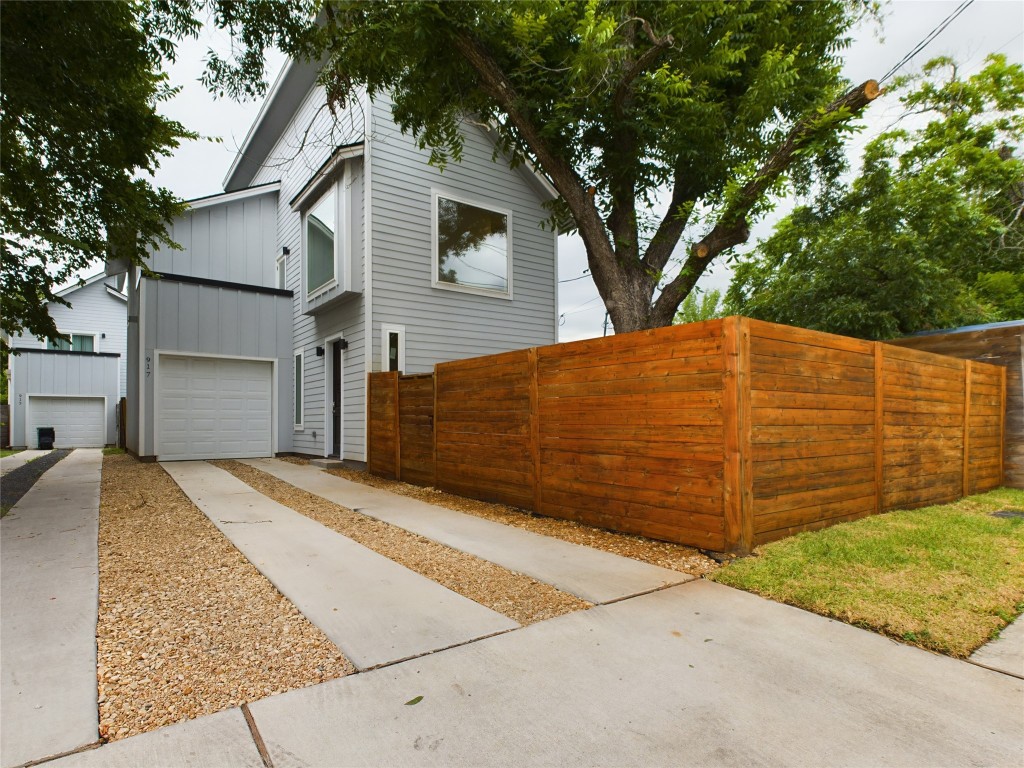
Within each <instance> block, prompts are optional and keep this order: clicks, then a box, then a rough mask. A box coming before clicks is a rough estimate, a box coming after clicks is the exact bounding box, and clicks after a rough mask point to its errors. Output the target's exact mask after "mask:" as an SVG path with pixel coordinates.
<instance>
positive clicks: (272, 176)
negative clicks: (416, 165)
mask: <svg viewBox="0 0 1024 768" xmlns="http://www.w3.org/2000/svg"><path fill="white" fill-rule="evenodd" d="M325 104H326V96H325V94H324V91H323V89H322V88H321V87H320V86H314V87H313V88H311V89H310V91H309V93H308V94H307V96H306V98H305V99H304V100H303V102H302V104H301V105H300V107H299V109H298V110H296V112H295V115H293V116H292V119H291V120H290V122H289V123H288V126H287V127H286V128H285V130H284V131H283V132H282V134H281V136H280V137H279V138H278V140H277V143H276V144H275V145H274V147H273V149H272V150H271V151H270V153H269V155H268V157H267V159H266V160H265V161H264V163H263V166H262V168H261V169H260V170H259V172H258V173H257V174H256V176H255V177H254V179H253V181H252V184H253V185H259V184H268V183H271V182H280V184H281V191H280V195H279V198H278V205H277V208H276V216H277V241H276V249H275V255H274V257H273V258H272V259H271V261H270V265H271V268H273V267H274V265H275V263H276V258H277V255H278V254H280V253H282V248H288V250H289V252H290V255H289V256H288V257H287V258H286V260H285V287H286V288H287V289H289V290H291V291H292V292H293V294H294V296H293V299H292V305H291V312H290V318H289V319H290V323H291V330H292V340H291V344H292V350H291V352H290V354H289V363H288V366H287V367H288V375H289V377H290V378H289V383H288V387H287V389H286V390H283V392H284V394H285V397H284V399H283V401H282V402H284V403H286V404H287V406H288V407H287V409H286V410H287V412H288V417H287V418H288V422H287V424H286V425H284V426H283V427H282V428H283V429H286V430H287V434H288V436H289V440H290V443H291V448H290V449H289V450H292V451H295V452H296V453H303V454H310V455H315V456H324V455H327V454H328V453H329V452H330V446H328V444H327V432H328V425H327V418H328V412H329V411H328V407H327V405H326V382H327V377H328V374H327V370H328V366H329V365H330V364H331V357H330V355H329V354H327V353H328V352H329V350H328V349H327V347H326V344H327V340H328V339H335V338H338V337H341V338H344V339H345V340H346V341H347V342H348V345H349V346H348V349H346V350H345V351H344V352H343V353H342V368H343V373H342V376H343V379H344V381H343V391H342V400H343V409H344V410H343V414H344V415H343V426H342V431H343V448H342V450H343V455H344V458H347V459H356V460H362V459H363V458H364V457H365V431H366V430H365V417H364V403H365V400H366V374H365V366H364V360H365V346H364V345H365V342H366V338H365V333H364V332H363V328H364V305H363V299H362V296H359V295H355V296H351V297H349V298H346V299H344V300H342V301H340V302H338V303H334V304H332V305H331V306H330V307H327V308H324V309H322V310H320V311H319V312H317V313H316V314H313V315H307V314H305V313H304V311H303V299H304V294H303V291H304V288H303V269H302V263H303V252H302V212H301V211H294V210H292V206H291V201H292V200H293V199H294V198H295V197H296V196H297V195H298V194H299V193H300V192H302V191H303V189H304V188H305V187H306V185H307V184H308V183H309V181H310V179H311V178H312V177H313V176H314V174H315V173H316V171H317V170H318V169H320V168H321V167H322V166H323V165H324V163H326V162H327V161H328V159H329V158H330V157H331V156H332V154H333V153H334V151H335V149H336V148H337V147H339V146H343V145H348V144H356V143H358V142H360V141H362V140H363V124H364V120H363V115H362V109H361V102H360V101H358V100H354V101H353V102H352V103H351V104H350V106H349V109H348V110H346V111H344V112H342V113H339V116H338V117H337V119H335V118H334V116H332V115H331V113H330V111H329V110H327V109H326V107H325ZM345 162H346V163H347V164H348V166H349V174H350V175H349V179H350V188H349V190H348V194H349V196H350V200H351V205H350V208H349V210H350V212H351V218H350V220H349V222H348V227H347V237H348V248H349V255H350V258H351V260H352V273H353V283H354V284H355V286H356V287H357V289H361V287H362V286H364V285H365V259H364V258H363V220H364V217H363V192H362V184H363V174H362V168H363V163H362V159H361V158H355V159H352V160H347V161H345ZM340 171H341V167H340V166H339V168H338V169H337V172H340ZM332 178H335V179H336V178H337V176H333V177H332ZM318 346H320V347H324V348H325V354H324V356H323V357H317V356H316V348H317V347H318ZM299 351H301V352H302V353H303V366H304V371H303V398H302V411H303V417H302V422H303V423H302V428H301V429H294V425H293V423H292V414H293V412H294V400H292V399H291V398H292V397H293V385H292V383H291V382H292V381H294V367H293V366H294V358H293V356H292V355H293V354H294V353H295V352H299ZM282 434H283V433H282ZM282 445H283V441H282ZM279 450H285V449H284V448H280V449H279Z"/></svg>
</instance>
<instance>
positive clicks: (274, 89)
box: [222, 59, 294, 189]
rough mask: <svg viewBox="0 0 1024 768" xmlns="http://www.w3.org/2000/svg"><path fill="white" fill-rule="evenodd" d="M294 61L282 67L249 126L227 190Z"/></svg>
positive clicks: (232, 169)
mask: <svg viewBox="0 0 1024 768" xmlns="http://www.w3.org/2000/svg"><path fill="white" fill-rule="evenodd" d="M293 63H294V61H293V60H292V59H288V60H287V61H286V62H285V64H284V66H283V67H281V71H280V72H278V73H277V79H276V80H274V84H273V85H272V86H270V91H269V92H268V93H267V98H265V99H264V100H263V104H261V105H260V111H259V112H258V113H257V115H256V119H255V120H253V123H252V125H250V126H249V132H248V133H246V134H245V140H244V141H243V142H242V147H241V149H239V150H238V154H236V155H235V159H234V161H233V162H232V163H231V167H230V168H228V173H227V175H226V176H225V177H224V182H223V184H222V186H223V187H224V188H225V189H227V187H228V184H229V183H230V181H231V178H232V177H233V176H234V175H235V172H236V171H237V170H238V166H239V165H241V163H242V158H244V157H245V156H246V154H248V152H249V145H250V144H251V143H252V140H253V137H255V136H256V133H257V131H259V128H260V126H261V125H262V124H263V120H264V119H265V118H266V116H267V113H268V112H270V105H271V104H273V103H274V100H275V99H276V98H277V95H278V93H279V92H280V90H281V85H282V83H284V81H285V78H286V77H287V76H288V73H289V72H290V71H291V69H292V66H293Z"/></svg>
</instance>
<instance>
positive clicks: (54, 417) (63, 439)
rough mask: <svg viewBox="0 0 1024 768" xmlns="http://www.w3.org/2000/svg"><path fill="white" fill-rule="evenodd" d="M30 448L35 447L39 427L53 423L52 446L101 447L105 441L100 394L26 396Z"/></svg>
mask: <svg viewBox="0 0 1024 768" xmlns="http://www.w3.org/2000/svg"><path fill="white" fill-rule="evenodd" d="M28 418H29V424H28V425H27V426H28V434H26V435H25V439H26V443H27V445H28V446H29V447H30V448H38V447H39V442H38V441H39V438H38V435H39V433H38V432H37V430H38V428H39V427H53V429H54V432H55V435H56V437H55V439H54V441H53V446H54V448H102V447H103V446H104V445H105V444H106V432H107V430H106V421H107V419H106V407H105V401H104V399H103V398H102V397H49V396H47V397H43V396H41V395H34V396H32V397H29V399H28Z"/></svg>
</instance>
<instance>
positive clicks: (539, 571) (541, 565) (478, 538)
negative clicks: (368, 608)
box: [242, 459, 693, 604]
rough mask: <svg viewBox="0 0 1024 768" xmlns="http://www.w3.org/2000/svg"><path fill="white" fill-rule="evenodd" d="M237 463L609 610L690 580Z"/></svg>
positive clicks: (400, 500) (274, 465)
mask: <svg viewBox="0 0 1024 768" xmlns="http://www.w3.org/2000/svg"><path fill="white" fill-rule="evenodd" d="M242 463H244V464H248V465H249V466H252V467H256V468H257V469H260V470H262V471H264V472H267V473H268V474H271V475H273V476H274V477H276V478H278V479H279V480H283V481H284V482H286V483H290V484H291V485H294V486H295V487H296V488H301V489H302V490H304V491H308V492H309V493H312V494H315V495H317V496H320V497H321V498H324V499H327V500H328V501H332V502H334V503H335V504H340V505H341V506H343V507H347V508H348V509H354V510H357V511H358V512H359V513H360V514H363V515H368V516H369V517H373V518H376V519H377V520H383V521H384V522H386V523H391V524H392V525H396V526H398V527H399V528H404V529H405V530H407V531H411V532H413V533H416V534H419V535H420V536H423V537H425V538H428V539H431V540H433V541H436V542H438V543H440V544H444V545H445V546H448V547H452V548H453V549H458V550H461V551H463V552H468V553H469V554H471V555H476V556H477V557H480V558H483V559H484V560H490V561H491V562H492V563H497V564H498V565H500V566H502V567H504V568H508V569H509V570H510V571H516V572H517V573H523V574H526V575H527V576H530V577H532V578H534V579H537V580H538V581H543V582H545V583H547V584H551V585H552V586H554V587H557V588H558V589H560V590H562V591H563V592H569V593H570V594H573V595H576V596H577V597H581V598H583V599H584V600H587V601H589V602H591V603H596V604H600V603H608V602H613V601H615V600H621V599H623V598H625V597H632V596H634V595H638V594H643V593H645V592H650V591H652V590H655V589H660V588H661V587H665V586H669V585H672V584H682V583H684V582H686V581H690V580H692V579H693V577H692V576H690V575H688V574H685V573H679V572H678V571H672V570H669V569H667V568H660V567H658V566H656V565H650V564H649V563H641V562H638V561H636V560H631V559H629V558H626V557H620V556H619V555H614V554H612V553H610V552H603V551H601V550H598V549H592V548H591V547H583V546H580V545H578V544H571V543H569V542H567V541H562V540H560V539H553V538H551V537H549V536H541V535H538V534H536V533H530V532H529V531H524V530H522V529H521V528H513V527H512V526H508V525H502V524H501V523H496V522H494V521H492V520H485V519H484V518H481V517H475V516H473V515H467V514H464V513H462V512H456V511H454V510H451V509H447V508H445V507H439V506H436V505H434V504H427V503H426V502H423V501H418V500H416V499H410V498H409V497H407V496H401V495H399V494H397V493H391V492H390V491H385V490H381V489H380V488H373V487H372V486H368V485H362V484H361V483H353V482H350V481H348V480H345V479H344V478H341V477H337V476H336V475H330V474H327V473H326V472H324V471H322V470H320V469H317V468H315V467H311V466H303V465H298V464H292V463H290V462H287V461H280V460H278V459H249V460H243V461H242Z"/></svg>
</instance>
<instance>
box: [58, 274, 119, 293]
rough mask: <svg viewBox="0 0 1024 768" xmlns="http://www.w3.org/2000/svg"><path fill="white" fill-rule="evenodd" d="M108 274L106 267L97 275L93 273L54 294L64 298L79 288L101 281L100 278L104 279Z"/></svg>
mask: <svg viewBox="0 0 1024 768" xmlns="http://www.w3.org/2000/svg"><path fill="white" fill-rule="evenodd" d="M106 276H107V272H106V270H105V269H104V270H103V271H102V272H97V273H96V274H95V275H92V276H90V277H87V278H85V279H84V280H83V281H82V282H81V283H79V282H76V283H74V284H73V285H69V286H68V287H67V288H63V289H61V290H59V291H57V292H56V293H54V294H53V295H54V296H59V297H60V298H62V299H63V298H64V297H65V296H67V295H68V294H71V293H74V292H75V291H77V290H78V289H79V288H85V287H86V286H87V285H92V284H93V283H96V282H99V281H100V280H102V279H103V278H105V277H106Z"/></svg>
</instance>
